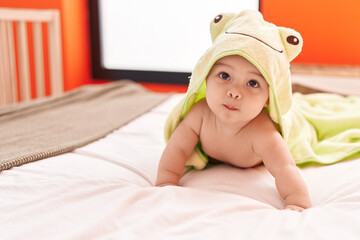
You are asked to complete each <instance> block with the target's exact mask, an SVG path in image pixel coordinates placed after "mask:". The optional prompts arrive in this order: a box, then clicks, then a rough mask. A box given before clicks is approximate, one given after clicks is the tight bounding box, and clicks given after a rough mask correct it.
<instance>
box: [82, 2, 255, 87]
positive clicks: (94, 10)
mask: <svg viewBox="0 0 360 240" xmlns="http://www.w3.org/2000/svg"><path fill="white" fill-rule="evenodd" d="M99 1H101V0H88V6H89V21H90V24H89V26H90V47H91V69H92V78H93V79H95V80H96V79H101V80H121V79H131V80H134V81H138V82H153V83H165V84H184V85H187V84H188V83H189V77H190V75H191V73H190V72H163V71H139V70H125V69H107V68H104V67H103V66H102V63H101V55H102V54H101V42H100V16H99ZM259 10H260V11H261V0H259Z"/></svg>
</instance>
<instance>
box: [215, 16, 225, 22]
mask: <svg viewBox="0 0 360 240" xmlns="http://www.w3.org/2000/svg"><path fill="white" fill-rule="evenodd" d="M222 18H223V15H221V14H219V15H217V16H216V17H215V18H214V23H218V22H220V21H221V19H222Z"/></svg>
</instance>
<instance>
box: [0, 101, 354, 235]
mask: <svg viewBox="0 0 360 240" xmlns="http://www.w3.org/2000/svg"><path fill="white" fill-rule="evenodd" d="M182 96H183V95H175V96H173V97H172V98H170V99H168V100H167V101H166V102H164V103H163V104H161V105H159V106H158V107H156V108H154V109H153V110H152V111H151V112H149V113H146V114H144V115H142V116H141V117H139V118H137V119H135V120H134V121H132V122H130V123H129V124H127V125H126V126H124V127H122V128H120V129H119V130H117V131H114V132H113V133H111V134H110V135H108V136H107V137H105V138H103V139H101V140H99V141H97V142H94V143H92V144H89V145H87V146H85V147H82V148H79V149H77V150H75V151H73V152H71V153H67V154H63V155H60V156H57V157H52V158H48V159H45V160H40V161H37V162H33V163H29V164H25V165H22V166H20V167H15V168H12V169H10V170H6V171H3V172H1V173H0V239H2V240H7V239H12V240H14V239H21V240H22V239H87V240H89V239H127V240H129V239H206V240H208V239H286V240H288V239H359V238H360V175H359V169H360V159H356V160H351V161H346V162H341V163H337V164H334V165H329V166H319V167H308V168H302V169H301V173H302V174H303V176H304V179H305V181H306V183H307V186H308V188H309V191H310V196H311V200H312V203H313V208H310V209H308V210H305V211H304V212H302V213H298V212H294V211H290V210H279V209H281V208H282V207H283V202H282V200H281V198H280V196H279V194H278V192H277V190H276V187H275V184H274V179H273V177H272V176H271V175H270V174H269V173H268V172H267V170H266V169H265V168H264V167H263V166H259V167H256V168H252V169H238V168H234V167H231V166H227V165H218V166H215V167H211V168H208V169H205V170H203V171H191V172H189V173H187V174H186V175H185V176H184V177H183V179H182V180H181V184H182V185H183V187H172V186H167V187H162V188H158V187H153V184H154V182H155V179H156V174H157V165H158V161H159V159H160V156H161V153H162V150H163V148H164V146H165V143H164V140H163V136H162V134H163V131H162V128H163V126H164V121H165V119H166V117H167V114H168V113H169V111H170V110H171V109H172V108H173V106H174V105H175V104H176V103H177V102H178V101H179V99H180V98H181V97H182Z"/></svg>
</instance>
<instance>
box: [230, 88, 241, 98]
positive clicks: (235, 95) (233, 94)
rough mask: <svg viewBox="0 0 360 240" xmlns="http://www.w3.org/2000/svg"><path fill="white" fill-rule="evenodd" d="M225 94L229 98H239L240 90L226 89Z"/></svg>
mask: <svg viewBox="0 0 360 240" xmlns="http://www.w3.org/2000/svg"><path fill="white" fill-rule="evenodd" d="M227 96H228V97H231V98H233V99H239V98H241V94H240V92H239V91H237V90H228V91H227Z"/></svg>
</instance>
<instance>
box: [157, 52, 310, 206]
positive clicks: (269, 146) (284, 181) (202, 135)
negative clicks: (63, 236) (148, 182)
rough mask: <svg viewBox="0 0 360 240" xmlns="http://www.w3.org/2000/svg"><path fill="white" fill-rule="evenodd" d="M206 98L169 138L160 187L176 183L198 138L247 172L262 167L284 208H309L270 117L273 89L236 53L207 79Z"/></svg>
mask: <svg viewBox="0 0 360 240" xmlns="http://www.w3.org/2000/svg"><path fill="white" fill-rule="evenodd" d="M206 80H207V81H206V99H203V100H200V101H199V102H197V103H196V104H195V105H194V106H193V107H192V108H191V110H190V111H189V113H188V114H187V116H186V117H185V118H184V120H183V121H181V123H180V124H179V126H178V127H177V128H176V130H175V132H174V133H173V135H172V136H171V138H170V140H169V142H168V144H167V146H166V148H165V150H164V152H163V155H162V157H161V160H160V165H159V172H158V177H157V181H156V185H157V186H165V185H178V184H179V179H180V176H181V174H182V173H183V170H184V167H185V162H186V160H187V159H188V157H189V156H190V154H191V153H192V152H193V150H194V148H195V145H196V144H197V142H198V140H199V139H200V141H201V145H202V149H203V151H204V152H205V153H206V154H207V155H208V156H209V157H211V158H214V159H216V160H220V161H223V162H226V163H229V164H231V165H234V166H237V167H242V168H248V167H254V166H257V165H259V164H260V163H264V165H265V167H266V168H267V169H268V170H269V172H270V173H271V174H272V175H273V176H274V177H275V182H276V187H277V189H278V191H279V193H280V195H281V197H282V198H283V199H284V200H285V208H286V209H292V210H296V211H302V210H303V209H306V208H308V207H310V206H311V203H310V197H309V193H308V190H307V187H306V185H305V183H304V181H303V179H302V177H301V175H300V174H299V171H298V169H297V167H296V165H295V162H294V160H293V158H292V156H291V154H290V152H289V150H288V148H287V146H286V144H285V142H284V141H283V139H282V137H281V135H280V134H279V132H278V131H277V130H276V128H275V126H274V124H273V122H272V120H271V119H270V118H269V116H268V114H267V113H266V110H265V109H264V107H266V106H267V104H268V98H269V90H268V88H269V85H268V83H267V82H266V80H265V79H264V78H263V77H262V75H261V73H260V72H259V70H258V69H257V68H256V67H255V66H254V65H252V64H251V63H250V62H248V61H247V60H246V59H245V58H243V57H241V56H238V55H230V56H226V57H223V58H221V59H219V60H218V61H217V62H216V63H215V64H214V65H213V68H212V69H211V71H210V73H209V74H208V76H207V79H206Z"/></svg>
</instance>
